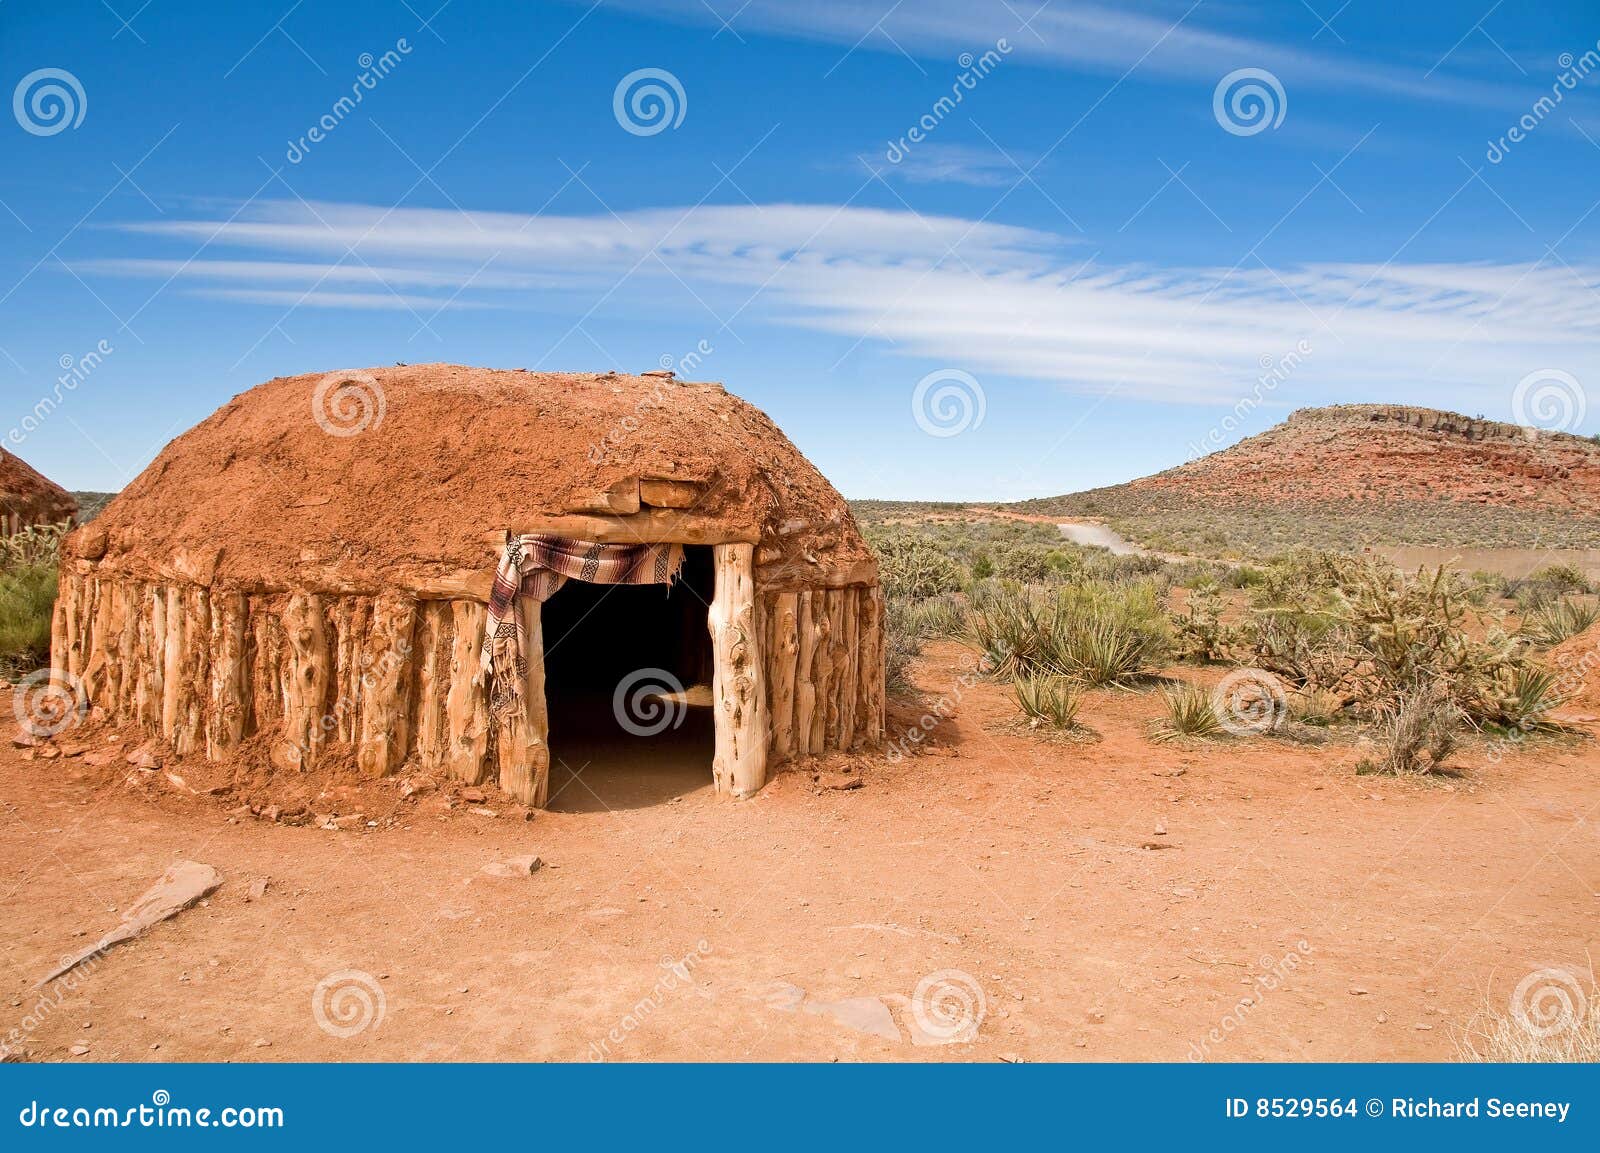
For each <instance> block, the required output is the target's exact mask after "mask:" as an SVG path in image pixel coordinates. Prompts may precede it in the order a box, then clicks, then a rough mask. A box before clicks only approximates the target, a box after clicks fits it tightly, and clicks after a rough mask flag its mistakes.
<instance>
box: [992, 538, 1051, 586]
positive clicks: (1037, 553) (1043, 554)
mask: <svg viewBox="0 0 1600 1153" xmlns="http://www.w3.org/2000/svg"><path fill="white" fill-rule="evenodd" d="M993 567H994V575H995V576H996V577H999V578H1000V579H1001V580H1013V581H1020V582H1021V583H1022V584H1050V583H1052V582H1055V581H1059V580H1061V579H1062V578H1063V577H1064V576H1065V575H1066V574H1067V573H1068V572H1069V566H1068V564H1067V563H1066V561H1065V559H1064V557H1063V555H1062V554H1061V553H1060V552H1059V551H1058V550H1056V549H1052V548H1047V547H1045V546H1044V545H1039V544H1019V545H1011V546H1010V547H1007V548H1001V549H996V550H995V552H994V566H993Z"/></svg>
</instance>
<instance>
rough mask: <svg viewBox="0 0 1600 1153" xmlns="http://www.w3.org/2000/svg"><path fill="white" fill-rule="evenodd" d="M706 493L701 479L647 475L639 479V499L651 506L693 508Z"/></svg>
mask: <svg viewBox="0 0 1600 1153" xmlns="http://www.w3.org/2000/svg"><path fill="white" fill-rule="evenodd" d="M705 494H706V485H705V484H704V483H703V482H701V481H690V480H673V479H671V478H670V477H657V476H648V477H645V478H643V479H642V480H640V481H639V499H640V500H641V501H643V502H644V503H645V504H647V505H650V506H651V507H653V508H693V507H694V506H695V505H697V504H699V503H700V501H701V498H703V497H704V496H705Z"/></svg>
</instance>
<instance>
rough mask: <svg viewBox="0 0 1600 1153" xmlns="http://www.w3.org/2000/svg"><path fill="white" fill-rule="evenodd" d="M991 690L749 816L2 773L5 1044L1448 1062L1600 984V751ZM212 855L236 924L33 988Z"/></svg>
mask: <svg viewBox="0 0 1600 1153" xmlns="http://www.w3.org/2000/svg"><path fill="white" fill-rule="evenodd" d="M965 661H966V657H965V654H964V653H963V651H962V650H961V649H959V648H957V647H956V646H954V645H939V646H934V647H933V648H932V649H931V650H930V655H929V656H928V657H927V658H925V659H924V660H923V661H922V662H921V664H920V665H919V666H918V670H917V679H918V682H919V684H920V685H921V686H922V688H923V689H924V690H925V691H926V692H927V694H928V695H929V698H930V699H938V698H940V697H941V696H943V697H944V698H946V700H947V702H948V704H949V706H950V707H953V708H954V711H955V716H954V719H953V720H951V721H948V722H945V723H943V724H941V725H940V726H939V728H938V731H937V740H938V741H939V742H940V744H939V747H938V748H936V749H935V751H934V752H933V753H932V754H926V755H917V756H912V757H908V758H905V759H903V760H899V761H892V760H889V759H885V758H882V757H879V758H875V759H873V760H870V761H864V762H862V767H861V769H860V771H861V774H862V775H863V777H864V779H865V785H864V787H861V788H856V789H850V790H834V789H825V788H823V787H821V786H820V785H818V784H814V783H813V782H812V781H811V779H810V775H809V774H805V773H800V772H785V773H782V774H780V775H779V776H778V777H777V778H776V780H775V781H774V782H773V783H772V784H771V785H770V786H769V787H768V788H767V789H766V790H765V791H764V792H762V793H761V794H760V795H758V796H757V797H756V798H754V799H753V800H750V801H747V802H742V803H730V802H720V801H718V800H717V799H715V798H714V797H713V796H712V795H711V791H710V788H709V785H707V786H706V787H702V788H700V789H699V790H697V791H693V792H690V793H687V794H685V795H683V796H682V797H681V799H678V800H670V801H667V802H665V803H661V804H654V805H647V806H642V807H636V808H630V809H625V810H620V809H619V810H617V811H603V810H602V811H598V812H593V811H590V812H552V813H544V814H540V815H539V816H538V817H537V819H535V820H533V821H531V822H524V821H520V820H516V821H513V820H510V819H507V817H506V816H505V815H501V816H497V817H485V816H480V815H476V814H473V813H471V812H468V811H464V809H463V808H461V807H457V808H454V809H451V810H448V811H447V810H446V809H445V808H444V801H443V800H442V799H441V798H439V797H437V796H433V797H423V798H421V799H420V800H412V801H406V802H399V801H398V800H397V802H396V803H397V808H396V812H397V813H398V815H399V819H398V822H397V823H396V824H395V825H393V826H392V827H379V828H374V829H368V828H365V827H364V826H363V827H360V828H357V829H355V830H352V831H342V832H332V831H324V830H321V829H318V828H314V827H305V828H289V827H284V826H282V825H273V824H268V823H265V822H262V821H258V820H255V819H252V818H250V817H235V818H232V819H230V818H229V817H228V816H227V815H226V812H225V808H224V807H223V806H221V805H219V804H217V803H215V802H212V801H209V800H204V799H199V798H192V797H190V798H181V799H180V798H176V797H170V798H163V799H161V800H158V801H153V800H151V799H150V798H149V797H147V796H145V795H144V794H143V793H140V792H137V791H134V790H130V789H128V788H126V787H122V786H115V785H114V786H109V787H98V788H96V787H91V786H90V785H89V784H87V783H86V782H85V781H84V780H82V779H78V778H80V777H82V775H83V774H82V771H81V770H75V769H74V768H73V765H74V764H75V763H76V762H71V761H65V760H61V761H55V762H50V763H44V762H40V761H36V760H24V759H22V756H21V753H20V752H19V751H17V750H14V749H11V748H9V747H7V748H4V749H0V923H3V924H4V926H5V932H4V934H3V942H0V1011H3V1012H4V1014H5V1020H4V1021H3V1029H4V1030H5V1031H10V1030H14V1029H15V1030H18V1034H17V1036H16V1037H14V1038H13V1043H14V1046H15V1047H16V1048H18V1049H19V1051H20V1055H22V1056H23V1057H25V1058H29V1059H40V1060H180V1059H181V1060H234V1061H239V1060H246V1061H248V1060H289V1059H298V1060H424V1059H426V1060H467V1059H489V1060H579V1061H581V1060H590V1059H595V1058H597V1057H604V1058H606V1059H612V1060H665V1059H686V1060H701V1059H711V1060H743V1059H751V1060H818V1061H827V1060H835V1059H837V1060H995V1059H997V1058H1001V1057H1005V1058H1008V1059H1011V1058H1020V1059H1026V1060H1046V1059H1064V1060H1079V1059H1082V1060H1184V1059H1186V1058H1188V1057H1191V1056H1195V1055H1203V1056H1206V1057H1208V1058H1209V1059H1213V1060H1247V1059H1287V1060H1313V1059H1315V1060H1341V1059H1445V1058H1449V1057H1450V1056H1451V1055H1452V1053H1453V1044H1452V1026H1453V1025H1454V1024H1456V1023H1459V1022H1461V1021H1463V1020H1465V1019H1466V1018H1468V1017H1470V1016H1471V1015H1472V1014H1473V1013H1474V1011H1476V1010H1480V1009H1482V1008H1484V1007H1485V1005H1489V1006H1492V1007H1494V1008H1496V1009H1500V1010H1504V1009H1505V1008H1506V1007H1508V1004H1509V1001H1510V998H1511V997H1512V994H1513V990H1514V989H1515V988H1516V987H1517V986H1518V985H1519V983H1520V982H1522V981H1523V979H1524V978H1525V977H1526V976H1527V975H1528V974H1530V973H1533V972H1535V971H1538V970H1545V969H1555V970H1564V971H1566V972H1568V973H1570V974H1574V975H1577V976H1579V977H1582V978H1583V979H1584V980H1585V981H1587V979H1588V978H1587V974H1588V971H1589V961H1588V957H1589V956H1590V955H1591V954H1593V953H1594V952H1596V950H1597V947H1600V940H1597V937H1600V931H1597V926H1600V916H1597V914H1600V822H1597V817H1600V807H1597V806H1600V774H1597V773H1596V769H1597V768H1600V755H1597V752H1596V749H1595V746H1594V744H1593V742H1592V741H1590V742H1583V741H1565V742H1561V743H1543V744H1541V745H1539V746H1538V747H1537V748H1535V749H1532V750H1530V751H1528V752H1526V753H1523V754H1520V755H1519V756H1518V757H1517V758H1515V759H1510V760H1507V761H1505V762H1503V763H1501V764H1498V765H1494V764H1490V763H1488V762H1487V761H1486V760H1485V759H1484V758H1483V756H1482V755H1481V750H1478V751H1471V750H1469V751H1467V752H1465V753H1463V754H1461V755H1460V756H1458V758H1457V761H1458V763H1459V764H1460V766H1461V768H1462V770H1463V773H1464V775H1463V776H1462V777H1461V778H1459V779H1457V780H1455V781H1452V782H1447V783H1445V784H1442V785H1441V784H1412V783H1406V782H1399V781H1395V780H1391V779H1382V778H1374V777H1357V776H1355V775H1354V773H1353V770H1352V767H1351V766H1352V764H1353V762H1354V760H1355V753H1354V751H1353V750H1352V749H1350V748H1349V747H1346V746H1341V745H1338V744H1334V745H1331V746H1325V747H1321V748H1314V747H1308V746H1303V745H1296V744H1291V743H1288V742H1284V741H1280V740H1275V739H1254V740H1249V741H1234V742H1230V743H1227V744H1211V745H1205V746H1194V747H1179V746H1176V745H1156V744H1152V743H1151V742H1150V741H1149V740H1148V739H1147V738H1146V736H1145V735H1144V728H1145V726H1146V725H1147V723H1148V722H1149V720H1150V719H1152V718H1153V717H1154V716H1156V715H1157V714H1158V713H1159V712H1160V710H1161V705H1160V701H1159V698H1158V696H1157V695H1156V694H1152V693H1148V692H1146V693H1132V692H1122V691H1104V692H1096V693H1093V694H1090V696H1089V698H1088V700H1087V703H1086V705H1085V707H1084V710H1083V718H1084V720H1085V721H1086V722H1087V723H1088V724H1089V725H1090V726H1091V727H1092V728H1093V729H1094V730H1096V731H1097V732H1098V734H1099V735H1100V737H1101V739H1100V740H1098V741H1096V742H1087V743H1046V742H1043V741H1040V740H1038V739H1036V738H1033V737H1030V736H1027V735H1024V734H1020V733H1016V732H1014V731H1011V730H1010V729H1009V727H1008V726H1009V725H1010V724H1011V718H1012V716H1013V711H1012V709H1011V707H1010V705H1009V703H1008V702H1007V700H1006V698H1005V695H1004V692H1003V690H1002V689H1000V688H999V687H997V686H993V685H990V684H987V683H976V684H967V683H963V680H964V679H967V680H970V678H964V670H965V669H966V664H965ZM1191 675H1192V674H1191ZM3 696H4V694H3V693H0V698H3ZM6 704H7V702H6V701H5V700H4V699H0V709H5V708H6ZM7 711H9V710H7ZM894 719H895V720H896V721H897V722H898V725H897V726H896V725H892V726H891V728H892V730H894V731H903V727H904V726H905V725H906V724H908V723H915V721H916V714H915V712H912V713H909V714H906V713H904V712H903V711H902V715H899V716H898V717H896V718H894ZM489 802H490V803H489V807H490V808H491V809H493V808H494V798H493V796H491V797H490V798H489ZM1146 846H1159V847H1146ZM526 854H537V855H538V856H539V857H540V858H542V860H543V861H544V863H545V864H544V867H543V868H541V869H540V870H539V871H537V872H535V873H533V874H532V875H520V876H497V875H492V874H491V873H489V872H485V866H493V865H496V864H497V863H502V862H506V861H508V860H511V859H513V858H515V857H518V856H519V855H526ZM184 858H188V859H193V860H196V861H202V862H206V863H209V864H212V865H215V866H216V867H217V868H219V869H220V870H221V871H222V873H223V875H224V877H225V878H226V879H225V881H224V883H223V885H222V887H221V889H220V890H218V891H217V892H216V893H215V894H214V895H213V896H212V897H211V898H210V899H209V901H208V902H207V903H206V904H204V905H201V906H197V907H195V908H192V909H190V910H188V911H186V912H183V913H180V914H179V915H178V916H177V917H176V918H175V919H173V920H171V921H168V922H166V923H164V924H161V925H158V926H157V927H156V928H154V929H153V930H151V931H150V932H149V933H147V934H146V935H145V936H144V937H142V938H141V939H139V940H137V941H135V942H133V943H131V944H127V945H124V946H121V947H119V948H117V949H115V950H114V951H112V952H110V953H108V954H106V955H104V956H103V957H101V958H99V959H98V960H96V961H95V962H93V963H92V964H91V965H90V966H88V967H87V968H86V970H81V971H80V973H81V979H80V980H78V981H77V982H76V987H75V988H71V989H65V990H63V989H61V988H60V987H58V986H56V987H50V988H47V989H46V990H44V991H42V992H41V991H40V990H37V989H35V988H34V984H33V983H34V982H35V981H36V980H38V979H39V978H40V977H42V976H43V975H44V974H45V973H46V972H48V971H49V970H50V969H51V968H52V966H53V964H54V962H55V960H56V959H57V958H58V957H60V956H61V955H62V954H64V953H67V952H69V951H72V950H74V949H75V948H81V947H82V946H83V945H84V944H85V942H86V941H87V940H93V939H94V938H95V937H97V936H98V935H99V934H100V933H102V932H103V931H105V930H106V929H107V928H109V927H111V925H113V924H114V923H115V922H116V919H117V915H118V910H119V909H120V908H124V907H126V906H127V904H129V903H130V902H131V901H132V900H133V899H134V898H135V897H137V896H138V895H139V893H141V892H142V891H143V890H144V889H145V887H146V886H147V885H148V884H149V883H150V882H151V881H152V880H154V879H155V878H156V877H157V876H158V875H159V874H160V873H161V872H162V870H163V869H164V868H166V867H167V866H168V865H169V864H170V863H172V862H173V861H175V860H178V859H184ZM501 871H511V870H509V869H506V870H501ZM261 878H266V879H267V884H266V888H265V891H264V892H262V893H260V894H259V895H255V896H252V892H251V890H252V883H253V882H256V881H258V879H261ZM919 983H920V984H921V985H922V992H921V995H920V996H919V995H918V988H919ZM1586 987H1587V986H1586ZM41 997H42V998H43V999H42V1000H41ZM875 1006H876V1007H875ZM886 1021H887V1024H886V1023H885V1022H886ZM973 1024H976V1026H977V1028H976V1035H975V1038H974V1037H973V1035H972V1033H971V1030H970V1028H969V1026H971V1025H973ZM946 1025H949V1026H950V1027H949V1028H946V1027H945V1026H946ZM891 1038H893V1039H891ZM913 1038H915V1040H917V1041H923V1042H949V1043H927V1044H918V1043H913ZM4 1039H5V1038H4V1036H3V1034H0V1041H3V1040H4Z"/></svg>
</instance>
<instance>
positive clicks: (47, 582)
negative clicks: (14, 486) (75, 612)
mask: <svg viewBox="0 0 1600 1153" xmlns="http://www.w3.org/2000/svg"><path fill="white" fill-rule="evenodd" d="M66 531H67V526H65V525H48V526H44V527H39V528H27V529H23V530H22V531H21V532H19V533H15V534H14V535H12V536H9V537H0V672H7V673H15V672H24V671H28V670H31V669H34V668H37V667H38V666H40V665H41V664H44V663H45V662H46V661H48V660H49V659H50V614H51V611H52V610H53V609H54V607H55V603H56V585H57V581H58V577H57V573H58V557H59V555H60V550H61V539H62V537H64V536H65V535H66Z"/></svg>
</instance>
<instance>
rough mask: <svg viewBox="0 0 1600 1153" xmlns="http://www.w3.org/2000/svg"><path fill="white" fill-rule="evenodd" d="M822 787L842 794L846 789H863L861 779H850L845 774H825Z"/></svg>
mask: <svg viewBox="0 0 1600 1153" xmlns="http://www.w3.org/2000/svg"><path fill="white" fill-rule="evenodd" d="M822 787H823V788H825V789H835V790H838V791H840V792H842V791H844V790H846V789H859V788H860V787H861V778H860V777H849V776H846V775H845V774H843V773H824V774H823V775H822Z"/></svg>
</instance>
